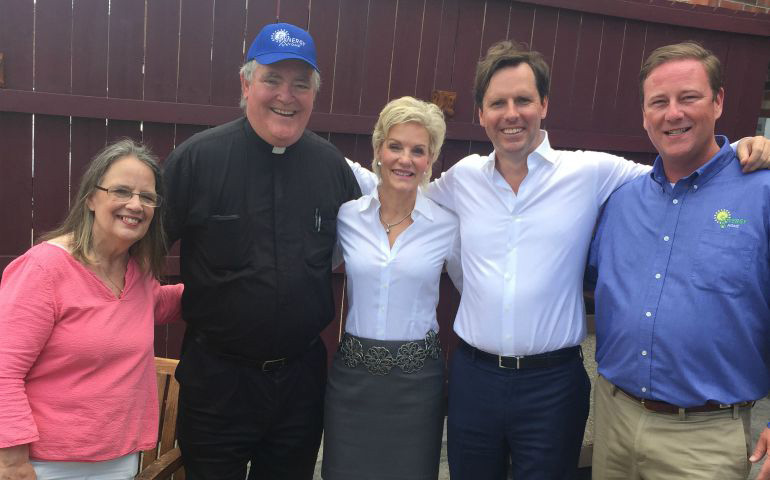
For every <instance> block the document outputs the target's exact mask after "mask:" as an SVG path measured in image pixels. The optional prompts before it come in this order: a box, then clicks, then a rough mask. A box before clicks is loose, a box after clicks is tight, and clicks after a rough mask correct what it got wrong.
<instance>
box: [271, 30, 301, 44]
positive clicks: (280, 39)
mask: <svg viewBox="0 0 770 480" xmlns="http://www.w3.org/2000/svg"><path fill="white" fill-rule="evenodd" d="M270 40H272V41H274V42H275V43H277V44H278V45H279V46H281V47H297V48H299V47H304V46H305V41H304V40H301V39H299V38H294V37H292V36H291V35H289V32H288V31H287V30H284V29H283V28H281V29H280V30H276V31H274V32H273V33H272V35H270Z"/></svg>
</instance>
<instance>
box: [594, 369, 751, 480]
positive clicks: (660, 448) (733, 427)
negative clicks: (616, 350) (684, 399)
mask: <svg viewBox="0 0 770 480" xmlns="http://www.w3.org/2000/svg"><path fill="white" fill-rule="evenodd" d="M595 395H596V405H595V417H596V418H595V435H594V452H593V466H592V472H593V478H594V479H598V480H611V479H613V480H614V479H617V480H641V479H644V480H669V479H670V480H683V479H686V480H700V479H703V480H706V479H713V480H732V479H736V480H737V479H745V478H746V477H747V476H748V474H749V470H750V468H751V466H750V463H749V461H748V456H749V453H750V451H749V446H750V439H749V432H750V425H749V424H750V421H751V409H750V408H740V409H738V411H737V412H735V414H734V412H733V409H732V408H729V409H725V410H719V411H715V412H704V413H692V414H687V415H686V416H685V417H684V418H680V416H679V415H677V414H667V413H656V412H651V411H649V410H647V409H646V408H644V407H643V406H642V405H641V404H640V403H639V402H637V401H636V400H633V399H631V398H629V397H628V396H627V395H626V394H624V393H623V392H621V391H620V390H618V389H617V388H615V387H614V386H613V385H612V384H611V383H610V382H608V381H607V380H605V379H604V378H603V377H601V376H600V377H599V378H598V379H597V381H596V393H595Z"/></svg>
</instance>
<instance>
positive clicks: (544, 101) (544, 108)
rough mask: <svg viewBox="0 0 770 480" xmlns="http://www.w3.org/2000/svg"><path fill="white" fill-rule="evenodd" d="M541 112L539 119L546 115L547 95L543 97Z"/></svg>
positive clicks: (543, 118)
mask: <svg viewBox="0 0 770 480" xmlns="http://www.w3.org/2000/svg"><path fill="white" fill-rule="evenodd" d="M542 104H543V113H541V114H540V120H545V116H546V115H548V96H545V97H543V101H542Z"/></svg>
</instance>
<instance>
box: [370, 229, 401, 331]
mask: <svg viewBox="0 0 770 480" xmlns="http://www.w3.org/2000/svg"><path fill="white" fill-rule="evenodd" d="M380 234H381V236H383V237H384V240H383V241H382V242H381V245H382V248H383V252H382V253H383V255H382V258H383V260H382V262H381V263H380V272H379V280H380V288H379V299H378V304H379V308H378V309H377V319H376V323H375V333H376V335H377V337H376V338H385V337H386V329H387V327H388V322H387V318H388V307H389V305H388V299H389V298H390V279H391V274H392V272H393V264H394V262H393V260H394V259H395V256H396V253H397V252H396V249H395V248H389V246H388V237H387V234H386V233H385V230H382V229H381V232H380ZM402 235H403V233H402Z"/></svg>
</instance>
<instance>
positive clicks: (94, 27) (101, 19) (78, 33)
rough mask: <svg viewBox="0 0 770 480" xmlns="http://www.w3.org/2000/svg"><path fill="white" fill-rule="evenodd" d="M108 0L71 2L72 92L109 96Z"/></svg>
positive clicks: (78, 0) (76, 0) (77, 0)
mask: <svg viewBox="0 0 770 480" xmlns="http://www.w3.org/2000/svg"><path fill="white" fill-rule="evenodd" d="M107 4H108V0H75V1H74V2H73V4H72V93H73V94H74V95H89V96H93V97H106V96H107V25H108V21H109V18H108V17H107V8H108V7H107Z"/></svg>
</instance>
